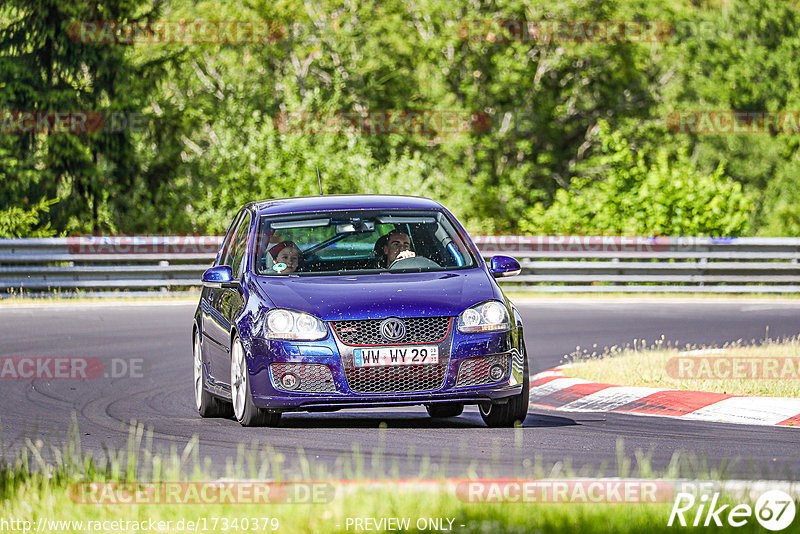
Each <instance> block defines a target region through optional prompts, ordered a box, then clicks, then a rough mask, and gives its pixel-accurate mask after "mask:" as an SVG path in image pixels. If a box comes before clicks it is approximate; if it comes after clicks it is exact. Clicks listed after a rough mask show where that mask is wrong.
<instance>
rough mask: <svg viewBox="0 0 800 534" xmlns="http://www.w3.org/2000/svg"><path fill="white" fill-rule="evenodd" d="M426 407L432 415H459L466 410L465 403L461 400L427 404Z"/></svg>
mask: <svg viewBox="0 0 800 534" xmlns="http://www.w3.org/2000/svg"><path fill="white" fill-rule="evenodd" d="M425 409H426V410H428V415H430V416H431V417H436V418H444V417H458V416H459V415H461V412H463V411H464V405H463V404H462V403H460V402H442V403H437V404H429V405H426V406H425Z"/></svg>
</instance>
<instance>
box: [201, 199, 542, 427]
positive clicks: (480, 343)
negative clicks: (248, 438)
mask: <svg viewBox="0 0 800 534" xmlns="http://www.w3.org/2000/svg"><path fill="white" fill-rule="evenodd" d="M519 271H520V265H519V263H518V262H517V261H516V260H515V259H513V258H510V257H507V256H494V257H493V258H491V260H490V261H489V262H488V264H487V263H486V262H484V260H483V259H482V257H481V256H480V254H479V252H478V249H477V248H476V246H475V244H474V243H473V242H472V241H471V239H470V238H469V235H468V234H467V232H466V230H464V228H463V226H462V225H461V224H460V223H459V222H458V221H457V220H456V218H455V217H454V216H453V214H452V213H450V212H449V211H448V210H447V209H446V208H445V207H444V206H442V205H441V204H439V203H438V202H435V201H433V200H430V199H426V198H420V197H408V196H391V195H331V196H318V197H298V198H286V199H279V200H265V201H262V202H252V203H250V204H247V205H246V206H244V207H243V208H242V209H241V210H240V211H239V213H238V214H237V215H236V217H235V219H234V220H233V223H232V224H231V226H230V228H229V229H228V232H227V235H226V236H225V239H224V241H223V244H222V246H221V248H220V251H219V253H218V254H217V258H216V261H215V262H214V266H212V267H211V268H209V269H208V270H207V271H206V272H205V273H204V274H203V291H202V294H201V296H200V303H199V305H198V306H197V310H196V312H195V314H194V324H193V332H192V337H193V353H194V384H195V389H194V391H195V402H196V405H197V409H198V411H199V412H200V415H201V416H203V417H230V416H231V415H233V416H235V417H236V419H237V420H238V421H239V422H240V423H241V424H242V425H244V426H264V425H267V426H275V425H277V424H278V423H279V421H280V418H281V414H282V413H283V412H290V411H314V412H317V411H335V410H339V409H342V408H373V407H378V406H383V407H385V406H408V405H424V406H425V408H426V409H427V411H428V413H429V414H430V415H431V417H455V416H457V415H459V414H461V412H462V411H463V409H464V405H465V404H477V405H478V407H479V410H480V414H481V417H482V418H483V420H484V421H485V422H486V424H487V425H489V426H492V427H503V426H513V425H514V424H515V423H521V422H522V421H524V420H525V416H526V414H527V411H528V396H529V389H528V388H529V379H528V361H527V355H526V352H525V344H524V341H523V335H522V320H521V317H520V314H519V312H518V311H517V309H516V308H515V307H514V305H513V304H512V303H511V302H510V301H509V300H508V299H507V298H506V297H505V295H504V294H503V292H502V291H501V290H500V286H499V285H498V284H497V282H496V281H495V278H498V277H502V276H511V275H514V274H517V273H519Z"/></svg>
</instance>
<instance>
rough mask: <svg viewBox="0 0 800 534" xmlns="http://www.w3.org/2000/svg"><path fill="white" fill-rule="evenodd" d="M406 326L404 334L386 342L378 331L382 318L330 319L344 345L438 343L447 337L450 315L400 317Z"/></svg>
mask: <svg viewBox="0 0 800 534" xmlns="http://www.w3.org/2000/svg"><path fill="white" fill-rule="evenodd" d="M401 320H402V321H403V323H405V326H406V334H405V336H404V337H403V338H402V339H400V340H398V341H396V342H388V341H387V340H386V339H384V337H383V336H382V335H381V333H380V325H381V322H382V321H383V319H358V320H352V321H332V323H331V324H332V325H333V329H334V331H335V332H336V335H337V336H338V337H339V339H340V340H342V343H344V344H345V345H404V344H407V343H438V342H440V341H442V340H444V338H445V337H447V333H448V331H449V330H450V323H451V318H450V317H410V318H402V319H401Z"/></svg>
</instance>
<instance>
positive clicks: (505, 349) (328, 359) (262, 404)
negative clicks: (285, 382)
mask: <svg viewBox="0 0 800 534" xmlns="http://www.w3.org/2000/svg"><path fill="white" fill-rule="evenodd" d="M519 345H520V333H519V332H517V331H516V330H509V331H506V332H498V333H487V334H461V333H460V332H458V331H457V330H456V329H455V328H451V330H450V332H449V333H448V335H447V338H446V339H444V340H443V341H442V342H440V343H438V346H439V353H440V362H441V363H442V367H443V373H442V380H440V381H439V383H437V384H436V385H435V386H433V387H430V388H428V389H426V390H424V391H416V390H415V391H369V392H364V391H356V390H354V389H353V388H352V387H351V386H352V384H351V382H353V376H354V374H353V373H354V368H353V350H354V349H355V348H358V347H354V346H350V345H345V344H343V343H342V342H341V340H340V339H339V338H338V337H337V336H336V334H334V333H331V334H330V335H329V336H328V337H327V338H325V339H323V340H321V341H314V342H295V341H291V342H290V341H277V340H266V339H253V340H251V342H250V343H249V344H248V345H246V346H245V353H246V357H247V359H248V368H249V369H250V384H251V388H252V397H253V402H254V404H255V405H256V406H258V407H259V408H267V409H271V410H275V411H305V410H310V411H326V410H337V409H340V408H371V407H386V406H409V405H419V404H433V403H439V402H461V403H464V404H477V403H482V402H500V403H502V402H503V401H504V400H507V399H508V398H509V397H512V396H515V395H519V394H520V393H521V392H522V387H523V386H522V384H523V376H522V373H523V365H522V363H521V359H520V358H521V356H520V355H521V352H520V346H519ZM486 357H491V358H495V359H497V358H499V359H502V358H503V357H506V358H507V361H508V362H509V363H508V366H507V371H506V372H505V374H504V375H503V376H502V378H501V379H499V380H497V381H494V382H492V381H490V383H485V381H484V383H480V384H476V385H464V384H469V383H472V382H474V381H469V380H467V381H465V380H463V377H460V376H459V370H460V369H461V370H462V375H463V369H462V367H461V366H462V363H463V362H465V361H466V360H472V362H473V363H474V362H476V361H478V360H477V359H480V358H486ZM476 358H477V359H476ZM492 361H494V360H492ZM272 364H314V365H315V367H316V368H321V367H322V366H325V368H327V369H326V371H325V372H326V373H327V372H328V371H327V370H329V371H330V377H331V380H332V385H330V384H329V385H328V386H327V388H326V390H325V391H323V392H320V391H287V390H286V389H285V388H284V387H283V386H281V385H280V381H279V380H277V379H276V377H275V376H274V375H273V372H272V371H273V370H274V369H276V367H275V366H273V367H272V369H271V368H270V366H271V365H272ZM405 367H406V368H407V367H408V366H405ZM477 367H478V366H474V365H473V366H470V367H469V368H470V369H473V368H477ZM484 367H485V366H484ZM280 368H286V366H281V367H280ZM390 369H392V370H393V371H394V372H397V369H398V367H397V366H395V367H393V368H390ZM387 372H389V369H387ZM348 376H349V377H350V379H351V380H350V382H348ZM387 381H388V380H384V381H383V382H384V383H386V382H387ZM361 383H362V384H363V380H362V382H361Z"/></svg>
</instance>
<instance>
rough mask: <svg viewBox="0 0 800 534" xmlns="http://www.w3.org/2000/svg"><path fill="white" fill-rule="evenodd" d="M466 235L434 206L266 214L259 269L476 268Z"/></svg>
mask: <svg viewBox="0 0 800 534" xmlns="http://www.w3.org/2000/svg"><path fill="white" fill-rule="evenodd" d="M465 238H466V236H462V235H459V232H458V231H457V230H456V228H455V226H454V225H453V224H452V223H451V222H450V220H449V219H448V218H447V216H446V215H445V214H444V213H443V212H440V211H434V210H429V211H419V210H415V211H401V210H392V211H385V210H383V211H374V210H372V211H369V210H368V211H363V210H359V211H345V212H343V211H336V212H318V213H308V214H303V215H291V216H265V217H262V218H261V220H260V221H259V230H258V236H257V239H256V247H255V251H254V253H255V257H254V266H255V267H254V270H255V272H256V274H259V275H262V276H287V275H290V276H292V275H294V276H308V275H321V274H326V275H331V274H333V275H335V274H353V273H356V272H427V271H441V270H451V269H461V268H469V267H474V266H475V265H476V260H475V258H474V257H473V255H472V253H471V252H470V250H469V248H468V247H467V246H466V243H465V241H464V240H465Z"/></svg>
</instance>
